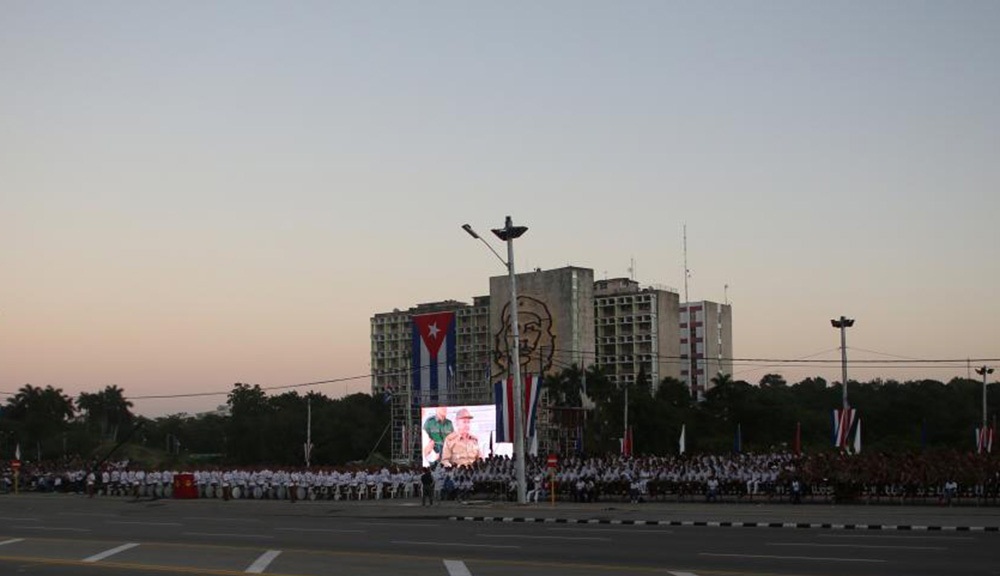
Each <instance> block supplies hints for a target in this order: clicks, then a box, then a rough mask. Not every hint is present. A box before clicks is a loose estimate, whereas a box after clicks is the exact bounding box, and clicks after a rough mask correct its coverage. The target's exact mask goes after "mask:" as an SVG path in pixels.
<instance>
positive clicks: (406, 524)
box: [357, 522, 441, 528]
mask: <svg viewBox="0 0 1000 576" xmlns="http://www.w3.org/2000/svg"><path fill="white" fill-rule="evenodd" d="M357 525H358V526H403V527H405V528H438V527H439V526H441V525H440V524H427V523H423V524H417V523H416V522H357Z"/></svg>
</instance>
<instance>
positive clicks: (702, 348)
mask: <svg viewBox="0 0 1000 576" xmlns="http://www.w3.org/2000/svg"><path fill="white" fill-rule="evenodd" d="M679 313H680V347H681V362H682V366H681V381H683V382H684V383H685V384H687V386H688V387H689V388H690V389H691V394H692V395H693V396H695V397H696V398H698V399H702V398H704V396H705V392H707V391H708V390H709V389H710V388H711V387H712V378H715V377H716V376H717V375H719V374H728V375H732V373H733V308H732V305H730V304H719V303H718V302H709V301H708V300H703V301H701V302H688V303H687V304H681V306H680V309H679Z"/></svg>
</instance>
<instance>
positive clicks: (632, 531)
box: [546, 528, 674, 534]
mask: <svg viewBox="0 0 1000 576" xmlns="http://www.w3.org/2000/svg"><path fill="white" fill-rule="evenodd" d="M546 530H551V531H553V532H590V533H593V532H624V533H626V534H673V533H674V531H673V530H656V529H653V530H643V529H641V528H546Z"/></svg>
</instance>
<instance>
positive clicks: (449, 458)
mask: <svg viewBox="0 0 1000 576" xmlns="http://www.w3.org/2000/svg"><path fill="white" fill-rule="evenodd" d="M496 426H497V421H496V406H494V405H493V404H480V405H475V406H434V407H428V408H421V409H420V438H421V441H420V454H421V456H422V463H423V465H424V466H445V467H446V468H451V467H457V466H467V465H469V464H472V463H473V462H475V461H477V460H482V459H484V458H489V457H490V456H491V455H497V456H511V455H512V454H513V453H514V445H513V444H511V443H509V442H504V443H498V442H496V441H495V435H496Z"/></svg>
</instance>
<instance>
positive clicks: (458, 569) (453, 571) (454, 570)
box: [444, 560, 472, 576]
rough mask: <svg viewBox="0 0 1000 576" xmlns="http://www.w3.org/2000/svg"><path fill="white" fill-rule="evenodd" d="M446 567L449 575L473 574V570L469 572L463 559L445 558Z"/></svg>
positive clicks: (463, 575)
mask: <svg viewBox="0 0 1000 576" xmlns="http://www.w3.org/2000/svg"><path fill="white" fill-rule="evenodd" d="M444 568H445V570H447V571H448V576H472V572H469V569H468V568H466V567H465V562H462V561H461V560H445V561H444Z"/></svg>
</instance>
